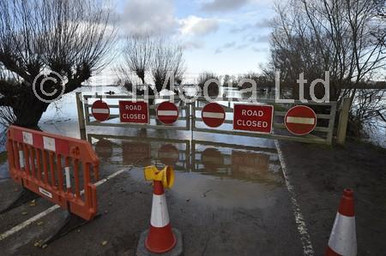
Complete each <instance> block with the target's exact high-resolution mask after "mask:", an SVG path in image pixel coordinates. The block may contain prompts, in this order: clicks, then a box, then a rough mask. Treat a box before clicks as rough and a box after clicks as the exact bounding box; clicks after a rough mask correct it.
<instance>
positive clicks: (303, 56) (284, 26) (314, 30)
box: [271, 0, 386, 124]
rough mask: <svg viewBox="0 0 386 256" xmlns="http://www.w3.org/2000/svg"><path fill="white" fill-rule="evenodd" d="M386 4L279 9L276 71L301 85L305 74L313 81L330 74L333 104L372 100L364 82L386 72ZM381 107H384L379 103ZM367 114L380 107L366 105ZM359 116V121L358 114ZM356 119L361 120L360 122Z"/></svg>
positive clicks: (344, 0)
mask: <svg viewBox="0 0 386 256" xmlns="http://www.w3.org/2000/svg"><path fill="white" fill-rule="evenodd" d="M384 10H385V1H384V0H356V1H351V0H333V1H331V0H289V1H288V2H286V3H285V4H281V3H280V4H277V5H276V12H277V17H276V19H275V20H274V22H273V28H274V31H273V33H272V37H271V55H272V63H271V64H272V66H271V69H276V70H280V71H281V77H282V79H283V81H284V82H285V83H286V84H289V85H293V84H296V79H298V76H299V74H300V73H302V72H304V73H305V77H306V78H307V79H308V80H309V81H310V80H313V79H315V78H323V77H324V72H325V71H330V85H331V87H330V94H331V95H330V99H331V100H337V101H338V104H339V103H340V101H341V99H342V98H343V97H350V99H351V105H352V104H353V103H355V102H356V103H358V102H367V101H362V100H361V99H359V98H358V99H355V98H356V97H364V98H366V99H369V98H372V97H369V95H368V94H369V93H370V92H371V93H374V94H376V93H377V91H374V90H371V91H366V92H361V93H358V90H357V88H358V85H359V84H360V83H362V84H363V83H366V82H367V84H369V83H368V82H370V80H372V79H374V78H375V77H377V75H379V74H380V73H381V72H382V67H383V68H384V67H385V65H386V62H385V61H386V51H385V50H386V45H385V42H386V33H385V31H386V22H385V21H386V20H385V18H384V16H383V15H381V13H382V12H384ZM376 105H377V106H379V105H378V104H376ZM361 106H362V107H366V106H367V107H368V109H367V110H366V109H362V110H363V111H365V112H374V105H372V104H361ZM351 113H352V114H353V116H352V118H351V120H353V121H355V122H356V123H358V119H357V118H359V119H361V121H360V122H359V123H362V124H363V121H365V118H364V117H366V116H369V115H368V114H363V112H362V111H357V109H355V110H353V111H352V112H351ZM356 114H358V116H357V117H355V115H356ZM354 119H356V120H354Z"/></svg>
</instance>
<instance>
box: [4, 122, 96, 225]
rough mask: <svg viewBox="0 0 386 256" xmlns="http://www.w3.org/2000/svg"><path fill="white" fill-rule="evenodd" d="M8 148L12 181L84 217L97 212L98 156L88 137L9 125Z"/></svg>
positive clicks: (92, 215) (87, 217)
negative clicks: (68, 135)
mask: <svg viewBox="0 0 386 256" xmlns="http://www.w3.org/2000/svg"><path fill="white" fill-rule="evenodd" d="M7 151H8V163H9V172H10V175H11V177H12V179H13V180H14V181H15V182H17V183H18V184H20V185H22V186H23V187H25V188H27V189H29V190H31V191H32V192H34V193H36V194H38V195H40V196H42V197H44V198H46V199H48V200H50V201H51V202H53V203H55V204H58V205H59V206H60V207H62V208H64V209H68V210H69V211H70V212H71V213H73V214H75V215H77V216H79V217H81V218H83V219H85V220H91V219H92V218H93V217H94V216H95V215H96V213H97V197H96V186H95V185H94V184H93V183H92V180H94V181H96V180H98V175H99V159H98V157H97V155H96V154H95V152H94V151H93V149H92V147H91V145H90V144H89V143H88V142H87V141H83V140H79V139H73V138H68V137H63V136H59V135H55V134H50V133H45V132H39V131H35V130H30V129H26V128H21V127H17V126H10V128H9V130H8V138H7ZM91 172H92V173H93V174H92V173H91ZM82 190H83V191H84V196H82V195H81V193H82V192H81V191H82Z"/></svg>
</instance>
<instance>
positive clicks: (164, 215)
mask: <svg viewBox="0 0 386 256" xmlns="http://www.w3.org/2000/svg"><path fill="white" fill-rule="evenodd" d="M176 242H177V240H176V237H175V236H174V234H173V231H172V226H171V225H170V220H169V212H168V207H167V204H166V197H165V193H164V188H163V185H162V182H161V181H156V180H155V181H154V191H153V205H152V207H151V217H150V229H149V233H148V235H147V238H146V241H145V246H146V248H147V249H148V250H149V251H150V252H154V253H164V252H167V251H170V250H171V249H173V247H174V246H175V245H176Z"/></svg>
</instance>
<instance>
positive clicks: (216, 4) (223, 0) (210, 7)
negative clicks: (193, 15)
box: [201, 0, 249, 12]
mask: <svg viewBox="0 0 386 256" xmlns="http://www.w3.org/2000/svg"><path fill="white" fill-rule="evenodd" d="M248 2H249V0H213V1H211V2H209V3H208V2H207V3H204V4H203V5H202V6H201V10H203V11H206V12H224V11H233V10H235V9H239V8H241V7H242V6H244V5H245V4H247V3H248Z"/></svg>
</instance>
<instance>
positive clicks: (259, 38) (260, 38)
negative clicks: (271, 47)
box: [248, 35, 270, 43]
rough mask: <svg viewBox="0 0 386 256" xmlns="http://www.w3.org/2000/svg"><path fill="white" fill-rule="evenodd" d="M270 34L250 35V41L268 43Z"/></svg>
mask: <svg viewBox="0 0 386 256" xmlns="http://www.w3.org/2000/svg"><path fill="white" fill-rule="evenodd" d="M269 38H270V35H260V36H252V37H249V39H248V41H249V42H251V43H267V42H269Z"/></svg>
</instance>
